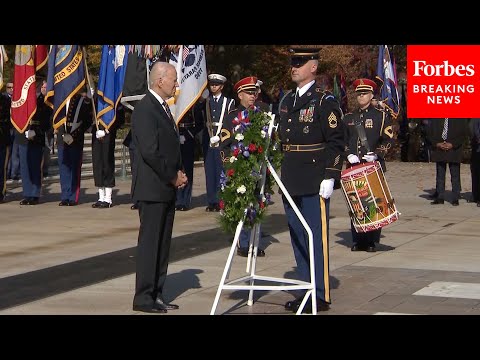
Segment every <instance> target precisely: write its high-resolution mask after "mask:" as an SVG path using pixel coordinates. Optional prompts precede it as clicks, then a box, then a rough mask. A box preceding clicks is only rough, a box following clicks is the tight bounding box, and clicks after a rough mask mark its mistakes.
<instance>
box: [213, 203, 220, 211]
mask: <svg viewBox="0 0 480 360" xmlns="http://www.w3.org/2000/svg"><path fill="white" fill-rule="evenodd" d="M213 210H214V211H216V212H219V211H220V210H222V209H220V205H218V204H216V205H215V206H214V207H213Z"/></svg>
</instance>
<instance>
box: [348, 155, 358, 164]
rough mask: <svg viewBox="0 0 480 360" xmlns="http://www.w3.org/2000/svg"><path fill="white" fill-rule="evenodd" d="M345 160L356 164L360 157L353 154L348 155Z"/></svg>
mask: <svg viewBox="0 0 480 360" xmlns="http://www.w3.org/2000/svg"><path fill="white" fill-rule="evenodd" d="M347 160H348V162H349V163H350V164H358V163H359V162H360V159H359V158H358V156H357V155H355V154H350V155H348V156H347Z"/></svg>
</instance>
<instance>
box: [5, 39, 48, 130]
mask: <svg viewBox="0 0 480 360" xmlns="http://www.w3.org/2000/svg"><path fill="white" fill-rule="evenodd" d="M44 47H46V45H38V49H39V50H38V53H37V46H36V45H17V46H16V47H15V70H14V73H13V95H12V106H11V113H10V118H11V122H12V125H13V126H14V127H15V128H16V129H17V130H18V131H19V132H21V133H23V132H24V131H25V129H26V128H27V126H28V124H29V122H30V120H31V119H32V117H33V115H35V112H36V111H37V92H36V77H35V73H36V70H37V68H38V69H40V68H41V67H42V66H43V65H45V61H46V60H45V59H46V56H45V54H46V52H45V49H44Z"/></svg>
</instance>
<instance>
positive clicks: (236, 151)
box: [233, 148, 240, 157]
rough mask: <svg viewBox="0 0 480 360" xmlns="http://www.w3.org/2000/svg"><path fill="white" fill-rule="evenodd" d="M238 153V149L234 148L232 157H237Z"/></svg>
mask: <svg viewBox="0 0 480 360" xmlns="http://www.w3.org/2000/svg"><path fill="white" fill-rule="evenodd" d="M239 153H240V149H239V148H236V149H235V150H233V156H235V157H237V156H238V154H239Z"/></svg>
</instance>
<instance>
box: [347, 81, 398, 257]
mask: <svg viewBox="0 0 480 360" xmlns="http://www.w3.org/2000/svg"><path fill="white" fill-rule="evenodd" d="M353 88H354V89H355V94H356V96H357V102H358V105H359V107H358V109H357V110H355V111H353V112H351V113H348V114H345V116H344V118H343V120H344V123H345V125H346V134H347V141H348V144H347V147H346V155H347V167H351V166H352V165H358V164H359V163H360V162H362V163H366V162H374V161H378V162H379V163H380V165H381V167H382V170H383V171H384V172H385V171H386V166H385V155H386V154H387V151H388V150H389V149H391V147H392V145H393V141H394V140H393V129H392V118H391V117H390V115H389V113H388V112H386V111H383V110H380V109H378V108H377V107H376V106H375V105H376V104H374V103H373V102H372V99H373V96H374V93H375V91H376V89H377V84H376V83H375V82H374V81H372V80H370V79H357V80H355V81H354V82H353ZM350 229H351V234H352V241H353V245H352V248H351V250H352V251H359V250H366V251H368V252H375V243H376V242H377V243H378V242H379V241H380V233H381V231H382V229H381V228H380V229H377V230H373V231H369V232H366V233H357V232H356V231H355V227H354V226H353V222H351V224H350Z"/></svg>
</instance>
